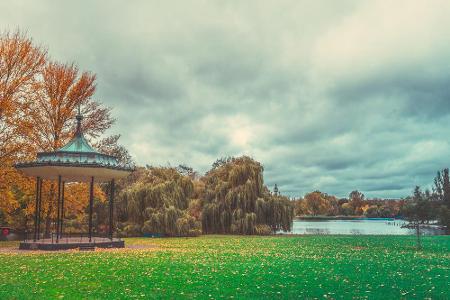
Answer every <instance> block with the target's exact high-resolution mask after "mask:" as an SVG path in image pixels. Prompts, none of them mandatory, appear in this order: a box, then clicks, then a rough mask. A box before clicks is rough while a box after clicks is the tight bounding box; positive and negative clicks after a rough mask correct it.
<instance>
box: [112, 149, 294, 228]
mask: <svg viewBox="0 0 450 300" xmlns="http://www.w3.org/2000/svg"><path fill="white" fill-rule="evenodd" d="M120 184H122V185H123V188H122V189H121V191H120V192H119V196H118V200H117V216H118V220H119V232H120V234H122V235H128V236H132V235H141V234H144V235H145V234H157V235H165V236H195V235H199V234H201V233H205V234H208V233H225V234H228V233H229V234H270V233H274V232H277V231H280V230H283V231H289V230H291V228H292V221H293V217H294V206H293V204H292V202H291V201H289V199H288V198H286V197H284V196H281V195H278V194H276V195H275V194H272V193H270V191H269V189H268V188H267V187H266V186H265V185H264V184H263V167H262V166H261V164H260V163H258V162H257V161H255V160H253V159H251V158H249V157H247V156H243V157H238V158H229V159H222V160H218V161H216V162H215V163H214V164H213V168H212V169H211V170H210V171H208V172H207V173H206V174H205V175H204V176H198V174H197V173H195V172H193V171H192V169H190V168H186V167H184V166H180V167H179V168H161V167H159V168H155V167H146V168H138V170H137V171H136V174H134V175H133V178H132V179H131V180H130V179H126V182H124V183H119V185H120Z"/></svg>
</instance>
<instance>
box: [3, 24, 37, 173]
mask: <svg viewBox="0 0 450 300" xmlns="http://www.w3.org/2000/svg"><path fill="white" fill-rule="evenodd" d="M45 61H46V51H45V50H43V49H42V48H40V47H38V46H35V45H34V44H33V41H32V40H31V38H28V37H27V36H26V35H24V34H23V33H21V32H20V31H16V32H14V33H9V32H6V33H3V34H1V35H0V166H5V165H8V164H11V162H12V160H13V159H17V158H18V155H20V154H22V155H23V154H26V151H21V150H26V147H24V146H25V145H26V140H25V139H24V135H25V134H27V133H28V132H29V131H30V126H31V121H30V114H29V113H30V111H31V110H30V104H31V103H30V99H29V96H30V95H31V94H32V93H33V89H34V85H35V83H36V82H37V80H38V79H39V76H40V74H41V71H42V69H43V67H44V64H45Z"/></svg>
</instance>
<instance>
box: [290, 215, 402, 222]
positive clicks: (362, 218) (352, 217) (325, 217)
mask: <svg viewBox="0 0 450 300" xmlns="http://www.w3.org/2000/svg"><path fill="white" fill-rule="evenodd" d="M295 220H308V221H322V220H325V221H326V220H386V221H394V220H403V219H402V218H369V217H365V216H296V217H295V218H294V221H295Z"/></svg>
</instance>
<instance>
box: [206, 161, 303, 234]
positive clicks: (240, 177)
mask: <svg viewBox="0 0 450 300" xmlns="http://www.w3.org/2000/svg"><path fill="white" fill-rule="evenodd" d="M262 173H263V167H262V166H261V164H260V163H258V162H257V161H255V160H253V159H251V158H250V157H247V156H243V157H239V158H228V159H225V160H218V161H217V162H216V163H214V164H213V169H212V170H210V171H209V172H208V173H207V174H206V175H205V176H204V177H203V178H202V179H201V180H202V181H204V183H205V191H204V194H203V211H202V229H203V233H233V234H268V233H271V232H276V231H279V230H283V231H290V230H291V226H292V220H293V217H294V207H293V205H292V204H291V202H290V201H289V199H287V198H286V197H284V196H281V195H272V194H271V193H270V192H269V190H268V188H267V187H266V186H264V184H263V174H262Z"/></svg>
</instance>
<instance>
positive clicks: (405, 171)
mask: <svg viewBox="0 0 450 300" xmlns="http://www.w3.org/2000/svg"><path fill="white" fill-rule="evenodd" d="M405 7H408V9H405ZM449 13H450V6H449V4H448V3H447V2H446V1H429V2H426V3H425V2H421V1H405V2H402V1H400V2H395V3H393V2H392V1H335V2H330V1H324V2H312V1H304V2H303V1H289V0H286V1H270V2H269V1H246V2H242V1H226V2H222V1H220V2H219V1H217V2H212V1H208V2H205V1H195V0H192V1H176V2H162V1H133V2H130V3H124V2H120V1H98V2H95V3H94V4H92V3H91V2H87V1H86V2H82V3H80V2H50V1H48V2H46V1H41V2H39V3H38V2H32V1H4V2H2V3H1V4H0V28H1V29H2V30H3V29H15V28H17V27H19V28H21V29H23V30H27V31H28V33H29V35H31V36H32V37H33V38H34V40H35V41H36V42H37V43H39V44H43V45H45V46H47V47H48V48H49V53H50V54H51V56H52V58H54V59H57V60H60V61H64V62H72V61H74V62H76V63H77V64H78V65H79V66H80V69H81V70H89V71H92V72H94V73H96V74H97V77H98V88H97V93H96V96H95V97H96V99H98V100H99V101H101V102H103V103H104V104H106V105H108V106H111V107H113V114H114V116H115V117H116V118H117V123H116V125H115V126H114V128H112V129H111V133H120V134H122V143H123V144H124V145H125V146H126V147H127V148H128V149H129V150H130V152H131V153H132V154H133V156H134V157H135V159H136V160H137V162H138V163H140V164H153V165H166V164H170V165H177V164H179V163H184V164H188V165H191V166H192V167H194V168H195V169H198V170H200V171H202V172H204V171H206V170H208V168H209V167H210V165H211V164H212V162H214V160H215V159H217V158H219V157H224V156H230V155H242V154H246V155H251V156H253V157H254V158H255V159H257V160H259V161H261V163H262V164H263V165H264V168H265V181H266V183H267V184H268V185H269V186H270V187H273V185H274V184H275V183H277V184H278V186H279V187H280V189H281V191H282V192H284V193H286V194H289V195H292V196H299V195H303V194H305V193H307V192H309V191H312V190H316V189H319V190H322V191H324V192H327V193H330V194H337V195H338V196H346V195H348V193H349V192H350V191H352V190H354V189H359V190H361V191H363V192H364V193H366V194H367V195H368V196H370V197H401V196H406V195H408V194H409V193H410V192H411V190H412V188H413V187H414V185H423V186H428V185H429V184H430V183H431V182H432V178H433V176H434V175H435V172H436V170H438V169H440V168H443V167H445V166H448V164H449V157H450V144H449V142H448V136H449V135H448V128H449V125H450V88H449V87H450V84H449V81H450V63H449V62H450V21H449V19H448V14H449Z"/></svg>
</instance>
